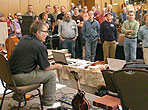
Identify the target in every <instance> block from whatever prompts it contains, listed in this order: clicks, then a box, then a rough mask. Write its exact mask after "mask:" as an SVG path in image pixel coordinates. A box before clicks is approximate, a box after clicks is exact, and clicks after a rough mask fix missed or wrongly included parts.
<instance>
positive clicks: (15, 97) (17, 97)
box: [12, 93, 34, 102]
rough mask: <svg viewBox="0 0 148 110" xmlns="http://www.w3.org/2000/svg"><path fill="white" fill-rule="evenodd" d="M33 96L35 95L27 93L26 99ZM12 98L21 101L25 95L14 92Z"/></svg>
mask: <svg viewBox="0 0 148 110" xmlns="http://www.w3.org/2000/svg"><path fill="white" fill-rule="evenodd" d="M31 97H32V98H31ZM33 98H34V96H33V95H32V94H25V99H29V100H32V99H33ZM12 99H13V100H15V101H17V102H20V101H21V100H24V96H23V97H20V95H19V94H16V93H14V94H12Z"/></svg>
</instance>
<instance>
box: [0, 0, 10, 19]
mask: <svg viewBox="0 0 148 110" xmlns="http://www.w3.org/2000/svg"><path fill="white" fill-rule="evenodd" d="M0 12H1V13H3V14H4V16H6V17H7V15H8V12H9V1H8V0H0Z"/></svg>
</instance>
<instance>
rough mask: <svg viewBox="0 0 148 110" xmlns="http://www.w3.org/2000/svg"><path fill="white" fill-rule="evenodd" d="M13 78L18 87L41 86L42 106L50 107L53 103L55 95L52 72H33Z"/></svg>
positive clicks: (53, 73)
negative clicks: (38, 84)
mask: <svg viewBox="0 0 148 110" xmlns="http://www.w3.org/2000/svg"><path fill="white" fill-rule="evenodd" d="M13 78H14V80H15V82H16V84H17V85H18V86H19V85H20V86H26V85H30V84H37V83H40V84H43V95H42V103H43V105H44V106H51V105H52V104H53V103H54V101H55V94H56V72H55V71H54V70H50V71H44V70H38V71H37V70H33V71H32V72H30V73H25V74H23V73H22V74H17V75H13Z"/></svg>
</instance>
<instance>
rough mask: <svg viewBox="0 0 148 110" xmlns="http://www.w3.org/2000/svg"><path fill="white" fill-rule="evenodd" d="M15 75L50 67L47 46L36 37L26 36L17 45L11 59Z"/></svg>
mask: <svg viewBox="0 0 148 110" xmlns="http://www.w3.org/2000/svg"><path fill="white" fill-rule="evenodd" d="M9 65H10V69H11V72H12V74H13V75H15V74H21V73H28V72H31V71H33V70H35V69H36V67H37V66H39V67H40V69H42V70H43V69H45V68H47V67H48V66H50V64H49V62H48V53H47V48H46V46H45V45H44V44H43V43H42V42H41V41H40V40H39V39H38V38H37V37H36V36H30V35H28V36H24V37H22V39H21V40H20V41H19V43H18V44H17V46H16V48H15V49H14V51H13V52H12V55H11V56H10V59H9Z"/></svg>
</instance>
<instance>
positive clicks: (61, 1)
mask: <svg viewBox="0 0 148 110" xmlns="http://www.w3.org/2000/svg"><path fill="white" fill-rule="evenodd" d="M71 2H72V0H54V1H53V0H50V6H51V8H52V9H51V11H52V12H53V6H54V5H58V6H59V7H60V6H65V7H66V10H69V9H70V3H71Z"/></svg>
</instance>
